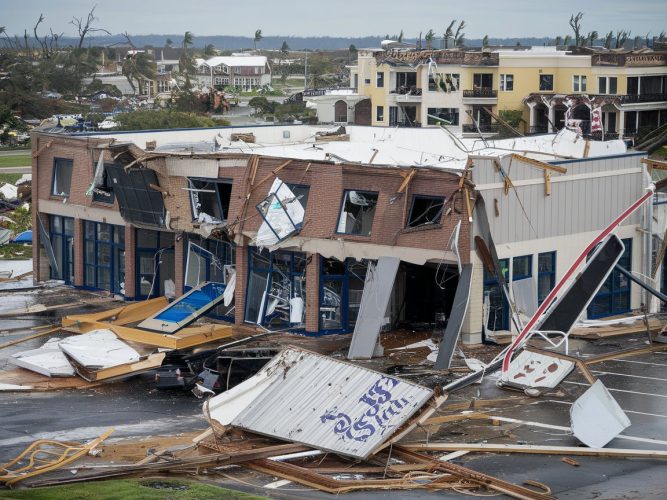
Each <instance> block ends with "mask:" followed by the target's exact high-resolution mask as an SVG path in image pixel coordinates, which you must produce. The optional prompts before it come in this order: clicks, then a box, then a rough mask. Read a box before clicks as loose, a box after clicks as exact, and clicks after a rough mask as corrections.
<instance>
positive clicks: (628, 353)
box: [584, 343, 667, 365]
mask: <svg viewBox="0 0 667 500" xmlns="http://www.w3.org/2000/svg"><path fill="white" fill-rule="evenodd" d="M664 349H667V344H659V343H657V344H653V345H650V346H646V347H638V348H637V349H628V350H625V351H616V352H610V353H608V354H601V355H599V356H593V357H591V358H588V359H586V361H584V363H586V364H587V365H594V364H597V363H602V362H603V361H609V360H610V359H622V358H631V357H632V356H640V355H642V354H650V353H652V352H656V351H662V350H664Z"/></svg>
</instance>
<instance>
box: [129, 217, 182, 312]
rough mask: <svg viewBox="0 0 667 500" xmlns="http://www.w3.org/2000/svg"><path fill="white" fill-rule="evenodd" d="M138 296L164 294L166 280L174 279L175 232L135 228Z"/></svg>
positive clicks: (144, 297)
mask: <svg viewBox="0 0 667 500" xmlns="http://www.w3.org/2000/svg"><path fill="white" fill-rule="evenodd" d="M135 231H136V232H135V235H136V238H135V239H136V245H135V255H136V257H135V259H136V261H135V266H136V267H135V269H136V271H135V279H136V292H135V293H136V298H138V299H146V298H149V297H159V296H161V295H164V292H165V287H164V282H165V281H166V280H168V279H171V280H174V278H175V272H174V271H175V267H174V234H173V233H165V232H160V231H151V230H149V229H135Z"/></svg>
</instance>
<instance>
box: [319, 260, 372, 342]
mask: <svg viewBox="0 0 667 500" xmlns="http://www.w3.org/2000/svg"><path fill="white" fill-rule="evenodd" d="M367 270H368V261H366V260H361V261H357V260H355V259H352V258H348V259H346V260H345V262H341V261H339V260H337V259H326V258H324V257H323V258H322V263H321V274H320V308H319V310H320V321H319V323H320V325H319V326H320V331H325V332H333V331H350V330H352V329H353V328H354V325H355V324H356V321H357V316H358V314H359V305H360V304H361V297H362V295H363V292H364V283H365V281H366V272H367Z"/></svg>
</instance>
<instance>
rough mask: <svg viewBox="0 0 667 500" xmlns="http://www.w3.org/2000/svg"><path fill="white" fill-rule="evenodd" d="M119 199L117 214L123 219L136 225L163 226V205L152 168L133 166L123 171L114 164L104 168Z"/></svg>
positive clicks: (119, 165) (120, 166)
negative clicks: (118, 211) (118, 212)
mask: <svg viewBox="0 0 667 500" xmlns="http://www.w3.org/2000/svg"><path fill="white" fill-rule="evenodd" d="M104 169H105V170H106V172H107V174H108V176H109V180H110V182H111V185H112V186H113V191H114V194H115V195H116V198H117V199H118V207H119V209H120V215H121V216H122V217H123V219H125V221H127V222H129V223H132V224H138V225H151V226H159V227H164V225H165V212H166V211H165V207H164V200H163V198H162V193H161V192H160V191H157V190H156V189H154V188H153V187H151V186H155V187H159V186H160V183H159V181H158V178H157V175H156V173H155V171H153V170H150V169H147V168H139V167H133V168H130V169H129V170H126V169H125V167H123V165H121V164H119V163H114V164H112V165H106V166H105V168H104Z"/></svg>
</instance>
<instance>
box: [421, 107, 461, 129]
mask: <svg viewBox="0 0 667 500" xmlns="http://www.w3.org/2000/svg"><path fill="white" fill-rule="evenodd" d="M428 115H429V116H428V117H427V122H428V124H429V125H438V124H439V123H443V122H442V121H440V120H444V123H445V124H446V125H458V124H459V108H428ZM433 116H437V117H438V118H440V120H436V119H435V118H432V117H433Z"/></svg>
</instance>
